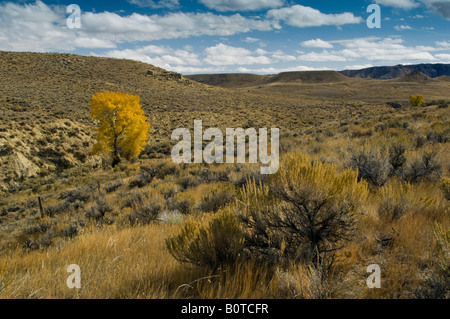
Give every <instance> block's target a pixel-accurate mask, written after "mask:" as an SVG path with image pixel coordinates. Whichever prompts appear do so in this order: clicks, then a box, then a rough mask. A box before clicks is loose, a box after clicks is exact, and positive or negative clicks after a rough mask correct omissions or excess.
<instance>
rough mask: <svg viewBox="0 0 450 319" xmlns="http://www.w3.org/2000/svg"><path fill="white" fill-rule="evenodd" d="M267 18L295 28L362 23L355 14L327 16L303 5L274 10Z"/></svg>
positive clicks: (268, 13)
mask: <svg viewBox="0 0 450 319" xmlns="http://www.w3.org/2000/svg"><path fill="white" fill-rule="evenodd" d="M267 17H268V18H271V19H274V20H276V21H284V22H285V23H286V24H288V25H290V26H293V27H299V28H303V27H318V26H323V25H336V26H341V25H344V24H356V23H361V22H362V21H363V19H362V18H361V17H355V16H354V15H353V13H350V12H344V13H340V14H325V13H322V12H320V11H319V10H317V9H314V8H311V7H305V6H302V5H293V6H291V7H285V8H281V9H272V10H269V11H268V12H267Z"/></svg>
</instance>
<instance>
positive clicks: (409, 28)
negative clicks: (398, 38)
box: [394, 25, 412, 31]
mask: <svg viewBox="0 0 450 319" xmlns="http://www.w3.org/2000/svg"><path fill="white" fill-rule="evenodd" d="M394 29H395V30H397V31H404V30H412V28H411V27H410V26H409V25H396V26H394Z"/></svg>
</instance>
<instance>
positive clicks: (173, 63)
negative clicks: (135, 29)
mask: <svg viewBox="0 0 450 319" xmlns="http://www.w3.org/2000/svg"><path fill="white" fill-rule="evenodd" d="M105 56H107V57H110V58H117V59H129V60H136V61H141V62H144V63H148V64H152V65H155V66H158V67H161V68H164V69H167V70H171V71H176V70H179V69H180V68H182V67H184V68H185V67H193V66H197V65H201V64H202V63H201V61H200V59H199V57H198V55H197V54H196V53H193V52H189V51H187V50H174V49H172V48H170V47H165V46H156V45H147V46H144V47H139V48H136V49H125V50H110V51H108V52H106V53H105ZM177 72H178V71H177Z"/></svg>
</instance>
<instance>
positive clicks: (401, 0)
mask: <svg viewBox="0 0 450 319" xmlns="http://www.w3.org/2000/svg"><path fill="white" fill-rule="evenodd" d="M375 2H376V3H378V4H381V5H383V6H388V7H395V8H401V9H413V8H417V7H418V6H419V5H420V4H418V3H417V2H415V1H414V0H376V1H375Z"/></svg>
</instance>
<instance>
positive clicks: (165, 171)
mask: <svg viewBox="0 0 450 319" xmlns="http://www.w3.org/2000/svg"><path fill="white" fill-rule="evenodd" d="M179 173H180V168H179V167H178V165H176V164H174V163H173V162H167V163H165V164H164V165H163V166H162V167H161V168H160V169H159V170H158V173H157V174H156V177H157V178H160V179H164V178H165V177H166V176H168V175H178V174H179Z"/></svg>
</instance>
